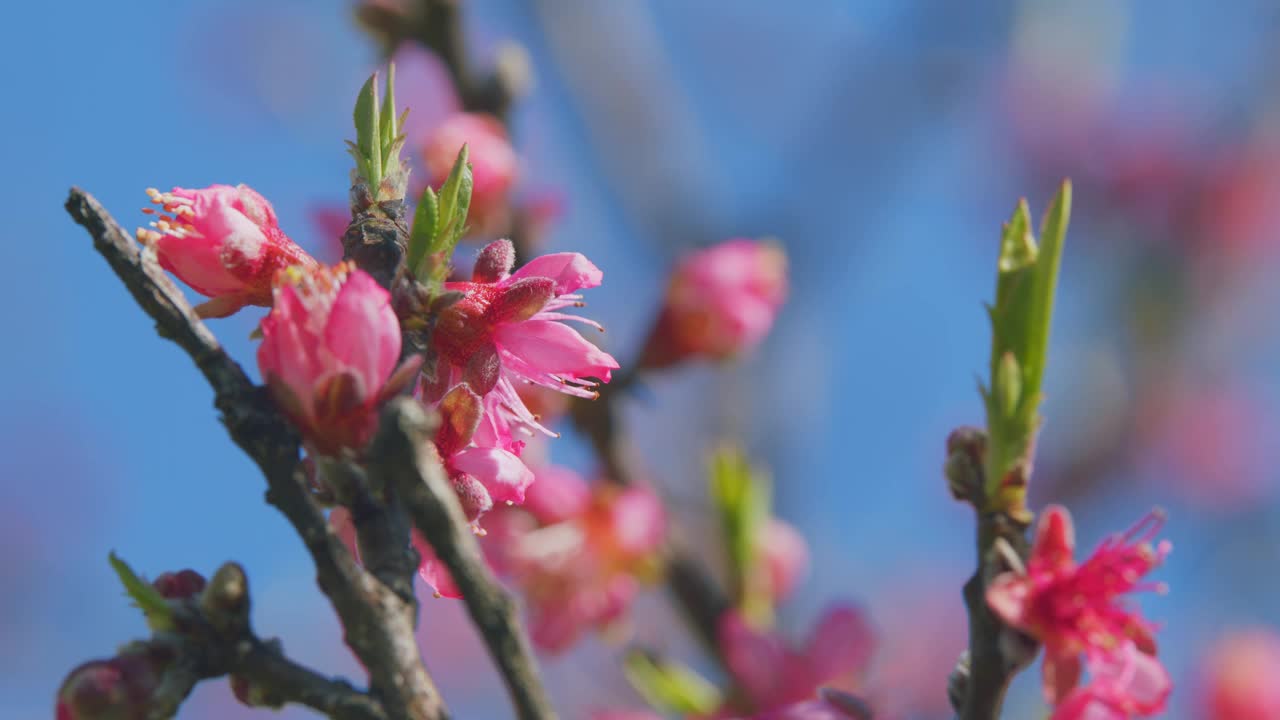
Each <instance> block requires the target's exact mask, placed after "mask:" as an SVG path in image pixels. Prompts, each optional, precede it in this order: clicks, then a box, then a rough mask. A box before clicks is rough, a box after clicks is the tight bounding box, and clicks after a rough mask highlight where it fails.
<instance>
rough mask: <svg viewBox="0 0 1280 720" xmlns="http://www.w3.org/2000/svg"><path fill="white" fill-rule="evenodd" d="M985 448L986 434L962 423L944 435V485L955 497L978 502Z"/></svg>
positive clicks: (980, 493)
mask: <svg viewBox="0 0 1280 720" xmlns="http://www.w3.org/2000/svg"><path fill="white" fill-rule="evenodd" d="M986 451H987V435H986V433H984V432H983V431H982V430H980V429H978V428H975V427H969V426H962V427H958V428H956V429H955V430H952V431H951V434H950V435H948V436H947V460H946V463H945V464H944V465H943V474H945V475H946V476H947V486H948V487H949V488H950V490H951V495H952V497H954V498H955V499H957V500H963V501H967V502H974V503H977V502H980V501H981V499H982V493H983V478H984V474H983V470H982V462H983V456H984V455H985V454H986Z"/></svg>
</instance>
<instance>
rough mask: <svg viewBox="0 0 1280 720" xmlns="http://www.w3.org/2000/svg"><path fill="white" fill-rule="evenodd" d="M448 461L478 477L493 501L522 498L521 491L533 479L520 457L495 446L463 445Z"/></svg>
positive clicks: (458, 468)
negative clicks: (463, 448)
mask: <svg viewBox="0 0 1280 720" xmlns="http://www.w3.org/2000/svg"><path fill="white" fill-rule="evenodd" d="M449 464H450V465H451V466H453V467H454V468H456V469H457V470H460V471H461V472H465V473H467V474H469V475H471V476H472V477H474V478H475V479H477V480H479V481H480V483H481V484H482V485H484V487H485V489H486V490H488V491H489V496H490V497H492V498H493V501H494V502H495V503H498V502H511V503H522V502H524V491H525V489H526V488H528V487H529V485H530V484H531V483H532V482H533V471H532V470H530V469H529V468H527V467H525V464H524V463H523V462H521V461H520V458H518V457H516V456H515V455H512V454H511V453H509V452H507V451H506V450H499V449H498V448H479V447H472V448H466V449H465V450H461V451H459V452H458V453H456V454H454V455H453V456H452V457H451V458H449Z"/></svg>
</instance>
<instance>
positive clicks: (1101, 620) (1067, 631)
mask: <svg viewBox="0 0 1280 720" xmlns="http://www.w3.org/2000/svg"><path fill="white" fill-rule="evenodd" d="M1162 524H1163V516H1161V515H1160V514H1159V513H1155V512H1153V513H1151V514H1149V515H1148V516H1147V517H1145V518H1143V520H1142V521H1140V522H1139V523H1138V524H1137V525H1136V526H1134V527H1133V528H1132V529H1131V530H1129V531H1128V532H1126V533H1124V534H1123V535H1117V536H1114V537H1111V538H1108V539H1107V540H1105V541H1104V542H1103V543H1102V544H1101V545H1100V546H1099V547H1098V549H1097V550H1096V551H1094V553H1093V555H1091V556H1090V557H1089V558H1088V559H1086V560H1085V561H1084V562H1081V563H1077V562H1076V561H1075V558H1074V555H1075V532H1074V529H1073V527H1072V523H1071V515H1070V514H1068V512H1067V511H1066V509H1065V508H1061V507H1058V506H1051V507H1049V508H1046V509H1045V511H1044V513H1043V515H1042V516H1041V518H1040V524H1039V526H1038V528H1037V531H1036V538H1035V543H1034V545H1033V546H1032V549H1031V556H1030V558H1029V559H1028V562H1027V567H1026V570H1025V572H1016V571H1010V572H1007V573H1004V574H1002V575H1000V576H998V577H997V578H995V580H994V581H993V582H992V583H991V585H990V587H989V588H988V589H987V604H988V605H989V606H990V607H991V609H992V611H994V612H995V614H996V615H997V616H999V617H1000V619H1002V620H1003V621H1004V622H1005V623H1007V624H1009V625H1010V626H1011V627H1014V628H1017V629H1019V630H1022V631H1023V632H1026V633H1028V634H1029V635H1031V636H1032V637H1035V638H1036V639H1037V640H1039V641H1040V642H1041V643H1042V644H1043V645H1044V664H1043V670H1044V693H1045V699H1046V700H1047V701H1048V702H1049V703H1050V704H1051V705H1054V706H1055V707H1056V710H1055V712H1054V715H1053V718H1054V720H1085V719H1090V720H1112V719H1114V720H1124V719H1126V718H1130V717H1134V716H1137V717H1148V716H1151V715H1155V714H1156V713H1159V712H1161V711H1162V710H1163V709H1164V704H1165V700H1166V699H1167V698H1168V695H1169V693H1170V691H1171V690H1172V682H1171V680H1170V678H1169V674H1168V672H1166V671H1165V669H1164V666H1163V665H1161V664H1160V662H1159V661H1158V660H1157V659H1156V658H1155V640H1154V638H1153V630H1154V628H1153V627H1152V625H1151V624H1150V623H1149V622H1147V621H1146V620H1144V619H1143V618H1142V617H1141V616H1140V615H1139V614H1138V613H1137V611H1135V610H1133V609H1132V608H1130V607H1127V606H1125V605H1123V604H1122V603H1121V597H1122V596H1123V595H1126V594H1128V593H1131V592H1134V591H1139V590H1157V589H1159V588H1160V586H1158V585H1156V584H1154V583H1148V582H1144V581H1143V577H1144V576H1145V575H1146V574H1147V573H1149V572H1150V571H1151V570H1152V569H1153V568H1155V567H1156V566H1157V565H1159V564H1160V563H1161V562H1162V561H1163V560H1164V558H1165V556H1166V555H1167V554H1168V553H1169V550H1170V545H1169V543H1168V541H1161V542H1159V543H1153V540H1154V539H1155V536H1156V534H1157V533H1158V532H1159V530H1160V527H1161V526H1162ZM1082 656H1083V663H1082V662H1081V658H1082ZM1085 668H1087V669H1088V671H1089V674H1090V676H1091V677H1092V682H1090V683H1089V684H1087V685H1083V686H1082V685H1080V678H1081V676H1082V674H1083V672H1084V670H1085Z"/></svg>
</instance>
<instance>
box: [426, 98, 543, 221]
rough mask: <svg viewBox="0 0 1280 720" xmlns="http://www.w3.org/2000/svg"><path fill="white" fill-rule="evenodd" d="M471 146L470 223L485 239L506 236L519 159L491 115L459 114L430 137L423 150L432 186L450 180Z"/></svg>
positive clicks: (469, 154) (469, 158)
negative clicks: (462, 153)
mask: <svg viewBox="0 0 1280 720" xmlns="http://www.w3.org/2000/svg"><path fill="white" fill-rule="evenodd" d="M463 145H466V146H467V156H468V160H469V161H470V163H471V176H472V187H471V208H470V212H469V213H468V217H467V222H468V224H469V225H470V226H471V227H472V228H473V229H474V230H475V232H476V233H477V234H479V235H481V236H484V235H488V236H489V237H492V236H493V235H494V234H496V233H500V232H502V229H503V226H504V225H505V224H506V219H507V217H508V214H509V211H510V207H509V202H508V194H509V193H510V192H511V186H512V185H513V184H515V180H516V174H517V172H518V166H519V159H518V158H517V157H516V151H515V149H514V148H512V147H511V141H510V140H508V139H507V131H506V129H505V128H503V126H502V123H501V122H499V121H498V120H497V119H496V118H494V117H492V116H490V115H482V114H473V113H455V114H453V115H451V116H450V117H448V118H447V119H445V121H444V122H443V123H441V124H440V125H439V126H438V127H436V128H435V130H434V131H433V132H432V133H431V135H430V136H429V139H428V140H427V142H426V145H425V146H424V147H423V149H422V157H423V160H424V161H425V162H426V165H427V176H428V177H429V178H431V186H432V187H435V188H439V187H440V186H441V185H443V184H444V181H445V179H446V178H448V177H449V171H450V170H452V169H453V163H454V161H455V160H457V157H458V151H459V150H461V149H462V146H463Z"/></svg>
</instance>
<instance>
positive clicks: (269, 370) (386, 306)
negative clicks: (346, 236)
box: [258, 263, 419, 455]
mask: <svg viewBox="0 0 1280 720" xmlns="http://www.w3.org/2000/svg"><path fill="white" fill-rule="evenodd" d="M399 358H400V323H399V321H398V320H397V319H396V314H395V312H393V311H392V309H391V296H390V295H389V294H388V292H387V291H386V290H385V289H383V288H382V287H381V286H379V285H378V283H377V282H375V281H374V280H373V278H371V277H369V275H368V274H367V273H365V272H364V271H363V270H358V269H356V268H355V266H354V265H352V264H350V263H340V264H338V265H336V266H334V267H333V268H324V267H319V266H317V267H314V268H305V269H304V268H292V269H290V270H288V271H286V272H283V273H281V275H280V277H279V279H278V280H277V285H276V290H275V307H274V308H272V310H271V313H270V314H269V315H267V317H266V318H265V319H264V320H263V321H262V345H260V346H259V347H258V368H259V369H260V370H261V372H262V377H263V378H264V379H265V380H266V383H267V386H268V387H269V388H270V389H271V394H272V396H273V397H274V398H275V401H276V403H277V404H278V405H279V406H280V408H281V410H282V411H284V413H285V414H286V415H288V416H289V419H290V420H292V421H293V422H294V424H295V425H297V427H298V429H299V430H300V431H301V432H302V435H303V439H304V440H305V441H306V443H307V445H308V447H309V448H310V449H311V450H312V451H314V452H315V453H317V454H320V455H334V454H336V453H337V452H339V451H340V450H342V449H343V448H348V449H351V450H354V451H357V452H359V451H360V450H362V449H363V448H364V446H365V445H366V444H367V443H368V441H369V438H370V437H371V436H372V434H373V431H374V430H375V429H376V426H377V420H378V418H377V410H378V407H379V405H380V404H381V403H382V401H384V400H385V399H387V398H388V397H390V396H392V395H394V394H395V393H397V392H399V391H400V390H401V389H402V388H403V387H404V386H405V385H406V384H407V383H408V382H410V381H411V380H412V379H413V377H414V375H415V372H414V371H415V370H416V367H417V363H418V362H419V360H417V358H414V359H411V360H410V361H408V363H406V365H405V366H402V367H401V368H400V369H399V371H396V362H397V360H399ZM393 371H396V372H394V375H393Z"/></svg>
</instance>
